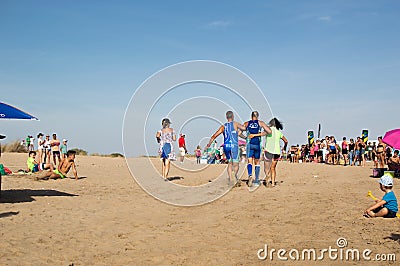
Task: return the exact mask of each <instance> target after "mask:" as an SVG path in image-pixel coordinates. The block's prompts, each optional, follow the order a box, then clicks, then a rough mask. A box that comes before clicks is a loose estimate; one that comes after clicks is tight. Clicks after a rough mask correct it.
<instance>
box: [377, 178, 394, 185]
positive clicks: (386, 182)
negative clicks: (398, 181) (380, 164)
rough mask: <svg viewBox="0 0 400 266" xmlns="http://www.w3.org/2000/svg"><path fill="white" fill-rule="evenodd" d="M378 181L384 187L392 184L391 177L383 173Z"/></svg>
mask: <svg viewBox="0 0 400 266" xmlns="http://www.w3.org/2000/svg"><path fill="white" fill-rule="evenodd" d="M378 182H379V183H381V184H382V185H383V186H385V187H391V186H393V178H392V177H391V176H390V175H383V176H382V177H381V178H380V179H379V181H378Z"/></svg>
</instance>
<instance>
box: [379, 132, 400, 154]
mask: <svg viewBox="0 0 400 266" xmlns="http://www.w3.org/2000/svg"><path fill="white" fill-rule="evenodd" d="M382 141H383V142H384V143H386V144H387V145H389V146H390V147H392V148H395V149H396V150H399V149H400V128H399V129H393V130H390V131H388V132H386V134H385V136H384V137H383V139H382Z"/></svg>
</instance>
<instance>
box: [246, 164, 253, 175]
mask: <svg viewBox="0 0 400 266" xmlns="http://www.w3.org/2000/svg"><path fill="white" fill-rule="evenodd" d="M252 172H253V165H252V164H251V163H248V164H247V173H248V174H249V176H251V174H252Z"/></svg>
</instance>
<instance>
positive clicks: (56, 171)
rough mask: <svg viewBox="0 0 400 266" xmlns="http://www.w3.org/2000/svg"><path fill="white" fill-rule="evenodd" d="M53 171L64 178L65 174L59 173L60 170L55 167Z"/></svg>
mask: <svg viewBox="0 0 400 266" xmlns="http://www.w3.org/2000/svg"><path fill="white" fill-rule="evenodd" d="M53 173H55V174H57V175H59V176H60V177H61V178H65V175H63V174H61V172H60V171H58V169H56V170H53Z"/></svg>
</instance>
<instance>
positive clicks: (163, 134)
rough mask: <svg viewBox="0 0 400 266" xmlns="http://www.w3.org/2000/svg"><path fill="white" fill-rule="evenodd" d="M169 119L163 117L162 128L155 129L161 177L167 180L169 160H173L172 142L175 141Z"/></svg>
mask: <svg viewBox="0 0 400 266" xmlns="http://www.w3.org/2000/svg"><path fill="white" fill-rule="evenodd" d="M170 124H171V121H170V120H169V119H168V118H164V119H163V120H162V122H161V125H162V129H161V130H159V131H157V134H156V138H157V141H158V143H159V144H160V147H159V150H158V153H159V154H160V157H161V160H162V177H163V178H164V180H165V181H168V179H167V177H168V172H169V168H170V160H175V153H174V148H173V145H172V143H173V142H174V141H176V134H175V131H174V129H172V128H170V127H169V126H170Z"/></svg>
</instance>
